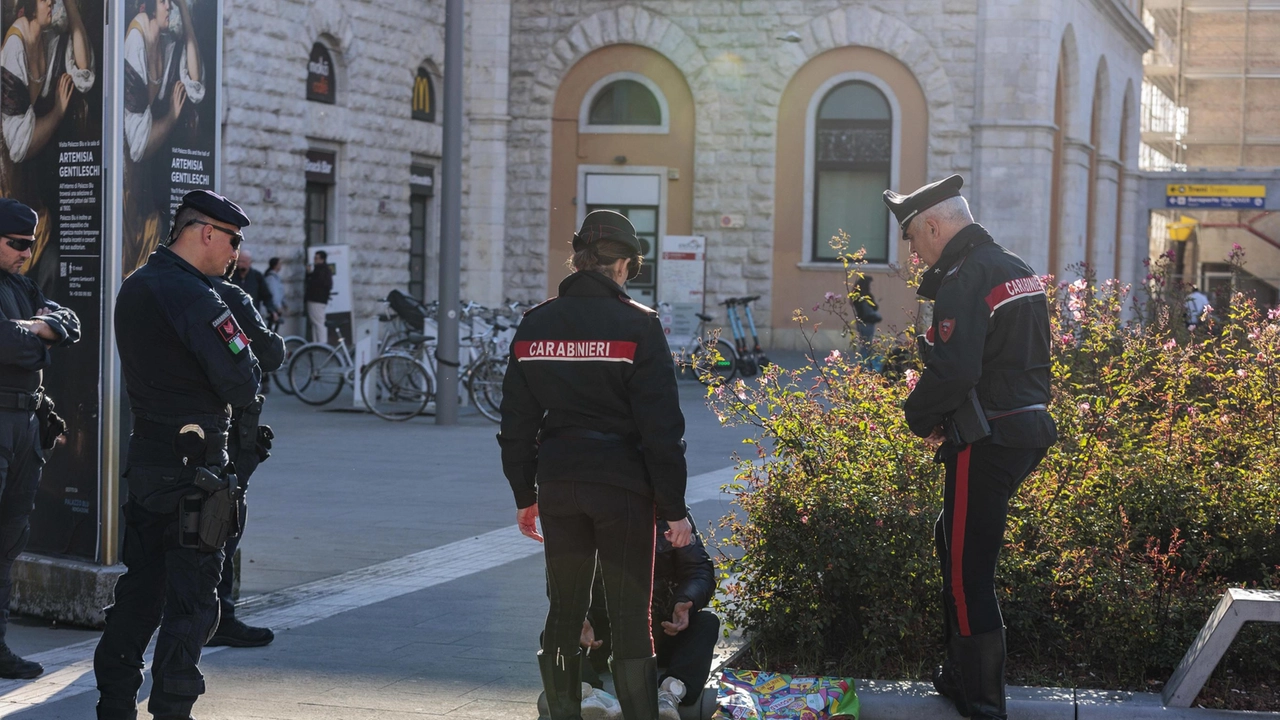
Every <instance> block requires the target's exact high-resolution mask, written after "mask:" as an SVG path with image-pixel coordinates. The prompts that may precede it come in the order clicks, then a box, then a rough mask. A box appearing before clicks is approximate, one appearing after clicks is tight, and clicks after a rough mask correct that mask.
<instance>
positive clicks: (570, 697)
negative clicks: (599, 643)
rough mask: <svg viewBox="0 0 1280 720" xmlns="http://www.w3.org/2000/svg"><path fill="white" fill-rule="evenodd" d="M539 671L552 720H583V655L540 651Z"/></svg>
mask: <svg viewBox="0 0 1280 720" xmlns="http://www.w3.org/2000/svg"><path fill="white" fill-rule="evenodd" d="M557 658H559V660H560V662H558V663H557V662H556V659H557ZM538 669H539V670H541V671H542V689H543V690H544V691H545V692H546V694H547V711H548V713H549V714H550V715H551V720H582V680H581V673H582V654H581V653H578V654H574V655H559V656H557V655H547V654H546V653H544V652H542V651H539V652H538Z"/></svg>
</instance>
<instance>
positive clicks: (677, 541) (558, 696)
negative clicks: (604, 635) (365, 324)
mask: <svg viewBox="0 0 1280 720" xmlns="http://www.w3.org/2000/svg"><path fill="white" fill-rule="evenodd" d="M573 250H574V253H573V257H572V259H571V261H570V262H571V265H572V267H573V269H574V272H573V273H572V274H570V275H569V276H568V277H566V278H565V279H564V281H563V282H561V283H560V294H559V296H558V297H556V298H554V299H553V300H548V301H547V302H545V303H543V304H542V305H539V306H538V307H536V308H534V309H533V310H530V311H529V312H528V313H527V314H526V315H525V318H524V320H523V321H522V322H521V323H520V327H519V329H518V330H517V331H516V336H515V340H514V341H513V342H512V349H511V360H510V364H509V366H508V367H507V374H506V377H505V379H504V381H503V386H502V430H501V432H500V433H499V435H498V443H499V444H500V445H501V446H502V468H503V472H504V473H505V474H506V476H507V480H508V482H510V483H511V489H512V492H513V493H514V495H515V500H516V507H517V508H518V510H517V512H516V521H517V523H518V524H519V526H520V530H521V532H522V533H524V534H525V535H526V536H528V537H531V538H533V539H535V540H539V541H541V540H543V536H542V535H539V534H538V532H537V526H536V524H535V521H536V520H537V519H538V517H539V515H541V518H542V532H543V534H544V535H545V536H546V539H545V542H546V560H547V589H548V593H547V594H548V596H549V599H550V601H551V607H550V610H549V611H548V613H547V622H546V626H545V628H544V631H543V635H542V637H543V642H542V651H541V652H540V653H539V654H538V665H539V667H540V669H541V671H542V685H543V688H544V689H545V690H546V693H547V703H548V705H549V707H550V715H551V719H552V720H575V719H576V718H579V717H580V714H579V713H580V711H581V704H582V686H581V684H580V683H579V681H578V680H579V672H580V668H581V666H582V655H581V654H580V649H579V646H578V640H579V638H580V636H581V632H582V623H583V620H585V619H586V615H587V609H588V607H589V606H590V603H591V582H592V576H593V574H594V573H595V568H596V565H597V558H598V563H599V567H600V573H601V576H602V578H603V580H604V588H605V597H606V602H607V604H608V607H609V615H610V620H611V628H610V629H611V636H612V643H613V658H614V660H613V677H614V684H615V687H616V688H617V691H618V693H617V694H618V701H619V703H620V704H621V706H622V714H623V717H626V718H630V719H633V720H656V718H657V717H658V676H657V659H656V657H655V656H654V646H653V638H652V637H651V636H650V628H649V599H650V597H651V596H652V594H653V593H652V589H653V553H654V538H655V532H656V523H655V520H654V516H655V514H656V515H657V517H658V518H660V519H662V520H667V521H669V523H670V527H671V529H670V530H669V531H668V532H667V533H666V538H667V539H668V540H670V541H671V544H672V546H674V547H684V546H685V545H688V544H689V541H690V534H691V531H692V526H691V525H690V523H689V521H688V519H687V508H686V507H685V500H684V491H685V481H686V466H685V458H684V439H683V436H684V415H683V414H682V413H681V412H680V395H679V391H678V389H677V387H676V374H675V364H674V362H673V361H672V359H671V351H670V350H669V349H668V347H667V339H666V335H665V334H664V333H663V331H662V324H661V323H660V322H659V321H658V315H657V313H655V312H654V311H652V310H650V309H649V308H647V307H645V306H643V305H641V304H639V303H637V302H635V301H634V300H632V299H631V298H630V297H629V296H628V295H627V293H626V291H625V290H624V289H623V285H625V283H626V281H627V280H628V279H631V278H634V277H636V275H637V273H639V271H640V262H641V255H640V241H639V240H638V239H637V238H636V232H635V228H634V227H633V226H632V225H631V221H630V220H628V219H627V218H626V217H625V216H623V215H621V214H619V213H616V212H612V211H609V210H596V211H594V212H591V213H590V214H588V215H587V216H586V218H585V219H584V220H583V221H582V227H581V228H580V229H579V230H578V232H577V234H576V235H574V237H573Z"/></svg>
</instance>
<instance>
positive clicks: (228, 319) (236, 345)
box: [210, 310, 249, 355]
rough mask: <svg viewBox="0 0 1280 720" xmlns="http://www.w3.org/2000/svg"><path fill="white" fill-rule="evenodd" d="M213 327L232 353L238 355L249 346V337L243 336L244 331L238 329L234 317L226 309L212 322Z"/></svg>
mask: <svg viewBox="0 0 1280 720" xmlns="http://www.w3.org/2000/svg"><path fill="white" fill-rule="evenodd" d="M210 324H211V325H213V329H214V330H216V331H217V332H218V337H220V338H222V341H223V342H225V343H226V344H227V349H229V350H230V351H231V354H232V355H239V354H240V353H241V352H243V351H244V350H245V348H248V347H249V338H247V337H245V336H244V332H242V331H241V330H240V326H239V325H238V324H236V319H235V317H234V316H232V315H231V311H230V310H228V311H226V312H224V313H222V314H221V315H219V316H218V319H216V320H214V321H213V322H212V323H210Z"/></svg>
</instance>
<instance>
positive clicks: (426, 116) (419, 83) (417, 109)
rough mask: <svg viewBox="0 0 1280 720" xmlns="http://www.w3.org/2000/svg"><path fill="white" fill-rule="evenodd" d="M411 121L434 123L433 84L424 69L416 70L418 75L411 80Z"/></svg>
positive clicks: (429, 74) (429, 75)
mask: <svg viewBox="0 0 1280 720" xmlns="http://www.w3.org/2000/svg"><path fill="white" fill-rule="evenodd" d="M413 119H414V120H424V121H426V122H435V120H436V103H435V83H434V82H433V81H432V80H431V73H429V72H427V69H426V68H418V75H417V77H415V78H414V79H413Z"/></svg>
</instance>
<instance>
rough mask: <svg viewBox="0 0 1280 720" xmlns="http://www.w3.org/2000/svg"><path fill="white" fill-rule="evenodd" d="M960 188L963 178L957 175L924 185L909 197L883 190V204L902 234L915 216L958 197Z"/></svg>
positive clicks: (962, 184)
mask: <svg viewBox="0 0 1280 720" xmlns="http://www.w3.org/2000/svg"><path fill="white" fill-rule="evenodd" d="M962 186H964V178H962V177H960V176H959V175H952V176H951V177H949V178H946V179H944V180H939V181H938V182H936V183H930V184H929V185H925V186H924V187H922V188H920V189H919V190H916V191H915V192H913V193H911V194H910V195H899V194H898V193H896V192H894V191H892V190H885V191H884V204H885V205H888V206H889V209H890V210H892V211H893V216H894V217H896V218H897V219H898V227H899V228H901V229H902V232H906V231H907V226H908V225H910V224H911V221H912V220H913V219H915V216H917V215H919V214H920V213H922V212H924V211H925V210H928V209H929V208H931V207H933V206H934V205H937V204H938V203H940V202H942V201H943V200H950V199H951V198H953V197H959V196H960V188H961V187H962Z"/></svg>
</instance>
